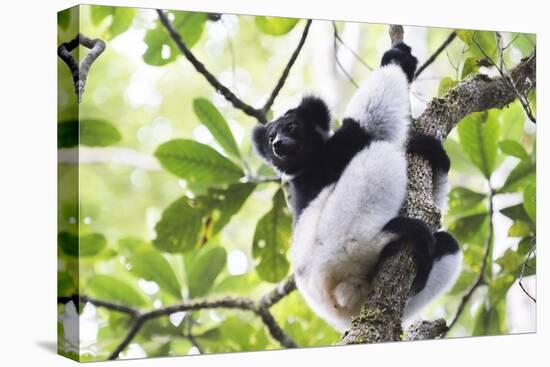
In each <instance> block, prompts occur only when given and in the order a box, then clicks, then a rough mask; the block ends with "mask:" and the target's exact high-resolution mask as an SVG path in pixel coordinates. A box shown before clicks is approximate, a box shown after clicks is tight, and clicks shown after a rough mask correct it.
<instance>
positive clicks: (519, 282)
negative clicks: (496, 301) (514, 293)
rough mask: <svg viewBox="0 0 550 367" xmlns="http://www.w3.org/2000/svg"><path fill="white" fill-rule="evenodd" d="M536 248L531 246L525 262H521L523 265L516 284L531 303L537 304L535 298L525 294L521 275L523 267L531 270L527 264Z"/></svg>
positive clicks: (523, 270)
mask: <svg viewBox="0 0 550 367" xmlns="http://www.w3.org/2000/svg"><path fill="white" fill-rule="evenodd" d="M536 247H537V246H536V245H535V244H533V246H532V247H531V250H529V253H528V254H527V257H526V258H525V261H524V262H523V264H522V265H521V272H520V273H519V281H518V284H519V286H520V288H521V290H522V291H523V293H525V294H526V295H527V297H529V298H530V299H531V300H532V301H533V302H535V303H537V300H536V298H535V297H533V296H532V295H531V294H529V292H527V290H526V289H525V287H524V286H523V274H524V273H525V267H526V266H527V267H529V268H532V267H531V266H530V265H529V264H527V263H528V262H529V260H530V259H531V255H532V254H533V251H534V250H535V248H536Z"/></svg>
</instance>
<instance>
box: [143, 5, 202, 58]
mask: <svg viewBox="0 0 550 367" xmlns="http://www.w3.org/2000/svg"><path fill="white" fill-rule="evenodd" d="M171 13H172V14H174V21H173V22H172V25H173V26H174V28H175V29H176V31H177V32H178V33H179V35H180V36H181V39H182V41H183V42H184V43H185V45H186V46H187V48H188V49H191V48H192V47H193V46H194V45H195V44H196V43H197V42H198V41H199V40H200V38H201V35H202V33H203V31H204V25H205V23H206V18H207V14H206V13H202V12H185V11H171ZM144 42H145V44H146V45H147V49H146V50H145V53H144V54H143V60H144V61H145V62H146V63H147V64H149V65H154V66H162V65H166V64H168V63H170V62H172V61H174V60H175V59H176V57H177V55H178V54H179V53H180V51H179V49H178V48H177V46H176V45H175V44H174V42H173V41H172V38H170V36H169V35H168V33H167V31H166V29H165V28H164V26H163V25H162V24H161V23H160V22H159V21H157V22H156V26H155V28H153V29H151V30H149V31H147V33H146V34H145V38H144ZM163 49H165V50H167V54H165V55H163Z"/></svg>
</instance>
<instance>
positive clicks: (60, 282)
mask: <svg viewBox="0 0 550 367" xmlns="http://www.w3.org/2000/svg"><path fill="white" fill-rule="evenodd" d="M75 291H76V290H75V286H74V282H73V279H72V278H71V276H70V275H69V273H67V272H66V271H58V272H57V295H58V296H68V295H71V294H73V293H76V292H75Z"/></svg>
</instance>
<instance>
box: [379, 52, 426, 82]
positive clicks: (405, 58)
mask: <svg viewBox="0 0 550 367" xmlns="http://www.w3.org/2000/svg"><path fill="white" fill-rule="evenodd" d="M391 63H393V64H397V65H399V66H401V69H403V71H404V72H405V74H406V75H407V79H408V80H409V83H410V82H412V80H413V78H414V72H415V71H416V65H417V64H418V59H417V58H416V57H414V56H413V55H412V54H411V48H410V47H409V46H408V45H407V44H405V43H403V42H397V43H395V44H394V45H393V46H392V48H390V49H389V50H388V51H386V52H385V53H384V56H382V62H381V65H382V66H384V65H388V64H391Z"/></svg>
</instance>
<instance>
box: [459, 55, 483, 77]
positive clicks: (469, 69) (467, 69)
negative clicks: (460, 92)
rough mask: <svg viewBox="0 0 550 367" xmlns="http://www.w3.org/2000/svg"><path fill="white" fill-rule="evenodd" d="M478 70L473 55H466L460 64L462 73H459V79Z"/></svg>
mask: <svg viewBox="0 0 550 367" xmlns="http://www.w3.org/2000/svg"><path fill="white" fill-rule="evenodd" d="M478 71H479V65H478V64H477V59H476V58H475V57H468V58H467V59H466V60H464V64H463V65H462V74H461V75H460V78H461V79H464V78H466V77H467V76H468V75H470V74H474V73H477V72H478Z"/></svg>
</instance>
